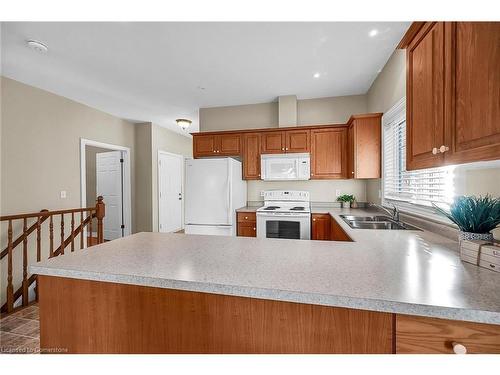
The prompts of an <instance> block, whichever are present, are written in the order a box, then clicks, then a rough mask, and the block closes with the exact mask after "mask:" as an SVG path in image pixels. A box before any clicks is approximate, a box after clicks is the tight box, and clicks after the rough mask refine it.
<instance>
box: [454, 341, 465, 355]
mask: <svg viewBox="0 0 500 375" xmlns="http://www.w3.org/2000/svg"><path fill="white" fill-rule="evenodd" d="M451 345H452V346H453V353H455V354H467V348H466V347H465V345H462V344H460V343H458V342H452V343H451Z"/></svg>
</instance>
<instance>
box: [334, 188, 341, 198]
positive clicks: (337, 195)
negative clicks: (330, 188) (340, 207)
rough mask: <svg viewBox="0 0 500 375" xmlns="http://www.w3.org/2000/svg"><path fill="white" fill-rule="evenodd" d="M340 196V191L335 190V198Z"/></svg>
mask: <svg viewBox="0 0 500 375" xmlns="http://www.w3.org/2000/svg"><path fill="white" fill-rule="evenodd" d="M341 194H342V193H341V191H340V189H337V190H335V196H336V197H340V195H341Z"/></svg>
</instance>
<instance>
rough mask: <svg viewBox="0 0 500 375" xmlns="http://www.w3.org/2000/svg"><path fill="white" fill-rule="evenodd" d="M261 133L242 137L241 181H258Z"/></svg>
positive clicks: (247, 134) (246, 134)
mask: <svg viewBox="0 0 500 375" xmlns="http://www.w3.org/2000/svg"><path fill="white" fill-rule="evenodd" d="M260 139H261V133H257V132H256V133H245V134H244V135H243V179H245V180H260Z"/></svg>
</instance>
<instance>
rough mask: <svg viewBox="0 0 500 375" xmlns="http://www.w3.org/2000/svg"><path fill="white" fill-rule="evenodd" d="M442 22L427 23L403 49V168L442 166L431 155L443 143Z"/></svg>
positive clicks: (441, 158)
mask: <svg viewBox="0 0 500 375" xmlns="http://www.w3.org/2000/svg"><path fill="white" fill-rule="evenodd" d="M444 37H445V32H444V23H442V22H432V23H427V24H425V25H424V27H423V28H422V29H421V30H420V32H419V33H417V35H416V36H415V38H414V39H413V40H412V41H411V43H410V45H409V46H408V48H407V50H406V64H407V76H406V106H407V107H406V108H407V115H406V167H407V169H408V170H410V169H419V168H429V167H434V166H437V165H441V164H442V163H443V154H441V153H440V154H436V153H433V152H432V150H434V149H436V147H440V146H441V145H442V144H443V142H444V84H445V76H444V69H445V59H444V41H445V38H444Z"/></svg>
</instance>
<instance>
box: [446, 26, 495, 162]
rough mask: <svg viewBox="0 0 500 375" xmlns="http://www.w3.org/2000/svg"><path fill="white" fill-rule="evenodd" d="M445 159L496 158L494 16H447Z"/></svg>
mask: <svg viewBox="0 0 500 375" xmlns="http://www.w3.org/2000/svg"><path fill="white" fill-rule="evenodd" d="M447 27H448V28H449V33H450V34H451V38H450V39H451V46H450V50H451V53H450V55H451V62H450V64H449V65H450V66H452V67H454V68H453V69H452V70H451V74H452V76H451V79H450V82H451V86H450V91H451V92H450V98H449V103H448V108H449V110H450V111H451V114H450V116H449V123H448V127H447V129H446V132H445V142H444V145H445V146H446V147H449V148H450V150H449V151H447V152H446V153H445V154H444V155H445V159H446V162H447V163H451V164H458V163H468V162H473V161H478V160H492V159H500V102H499V93H500V22H453V23H450V24H447Z"/></svg>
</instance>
